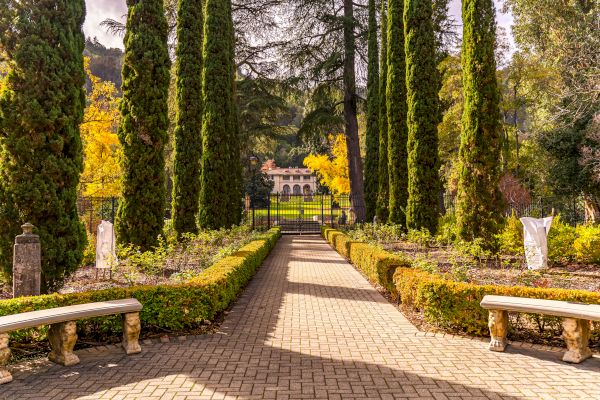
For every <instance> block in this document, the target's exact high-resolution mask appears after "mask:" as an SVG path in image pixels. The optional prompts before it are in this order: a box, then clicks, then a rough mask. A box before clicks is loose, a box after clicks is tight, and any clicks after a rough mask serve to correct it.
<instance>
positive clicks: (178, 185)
mask: <svg viewBox="0 0 600 400" xmlns="http://www.w3.org/2000/svg"><path fill="white" fill-rule="evenodd" d="M202 14H203V8H202V0H179V10H178V13H177V62H176V74H177V82H176V84H177V126H176V128H175V162H174V164H175V174H174V178H173V207H172V209H173V226H174V228H175V231H176V232H177V234H178V235H179V236H180V235H181V234H183V233H188V232H191V233H195V232H197V230H198V228H197V226H196V216H197V214H198V200H199V195H200V157H201V155H202V34H203V32H202V31H203V15H202Z"/></svg>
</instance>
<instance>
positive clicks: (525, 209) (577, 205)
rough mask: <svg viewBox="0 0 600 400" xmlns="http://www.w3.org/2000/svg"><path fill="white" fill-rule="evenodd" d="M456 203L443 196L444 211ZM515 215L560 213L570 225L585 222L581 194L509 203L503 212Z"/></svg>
mask: <svg viewBox="0 0 600 400" xmlns="http://www.w3.org/2000/svg"><path fill="white" fill-rule="evenodd" d="M455 205H456V199H455V198H454V197H449V196H445V197H444V208H445V212H453V211H454V209H455ZM513 213H514V214H515V215H516V216H517V217H519V218H520V217H535V218H541V217H546V216H548V215H560V217H561V220H562V221H563V222H565V223H567V224H570V225H577V224H582V223H585V222H586V212H585V203H584V201H583V198H582V197H581V196H571V197H568V196H565V197H538V198H536V199H533V200H532V201H531V202H530V203H529V204H518V203H509V204H507V205H506V208H505V210H504V214H505V215H506V216H510V215H512V214H513Z"/></svg>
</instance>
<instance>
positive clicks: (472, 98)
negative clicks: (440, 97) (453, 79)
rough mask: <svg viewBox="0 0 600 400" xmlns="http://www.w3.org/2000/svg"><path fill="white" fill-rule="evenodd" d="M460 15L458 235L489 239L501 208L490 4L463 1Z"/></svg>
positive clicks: (486, 0) (479, 0)
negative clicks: (461, 89) (461, 83)
mask: <svg viewBox="0 0 600 400" xmlns="http://www.w3.org/2000/svg"><path fill="white" fill-rule="evenodd" d="M462 16H463V47H462V69H463V92H464V111H463V117H462V133H461V144H460V150H459V162H460V167H459V168H460V176H459V183H458V193H457V202H456V217H457V225H458V233H459V235H460V237H461V238H462V239H464V240H472V239H474V238H483V239H486V240H490V239H492V237H493V235H494V234H495V233H496V232H497V229H498V221H499V219H500V218H501V210H502V197H501V193H500V189H499V186H498V183H499V179H500V164H499V160H500V151H501V132H500V109H499V100H500V95H499V92H498V87H497V81H496V63H495V60H494V45H495V40H496V39H495V32H496V23H495V11H494V3H493V1H492V0H464V1H463V6H462Z"/></svg>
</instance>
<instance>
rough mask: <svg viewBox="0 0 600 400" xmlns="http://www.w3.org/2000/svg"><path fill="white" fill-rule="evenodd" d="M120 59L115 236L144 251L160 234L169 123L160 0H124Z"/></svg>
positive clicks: (167, 62) (164, 25)
mask: <svg viewBox="0 0 600 400" xmlns="http://www.w3.org/2000/svg"><path fill="white" fill-rule="evenodd" d="M127 6H128V9H129V11H128V16H127V26H126V28H127V31H126V34H125V40H124V44H125V59H124V61H123V86H122V89H123V99H122V101H121V115H122V121H121V126H120V127H119V131H118V135H119V140H120V141H121V144H122V145H123V155H124V158H123V200H122V202H121V204H120V205H119V210H118V213H117V223H116V227H117V239H118V241H119V242H120V243H130V244H133V245H136V246H140V247H141V249H142V250H148V249H150V248H151V247H152V246H154V245H155V244H156V242H157V237H158V235H160V234H161V233H162V228H163V221H164V212H165V195H166V188H165V172H164V170H165V160H164V155H163V150H164V146H165V143H166V141H167V128H168V126H169V117H168V108H167V99H168V91H169V79H170V64H171V61H170V59H169V52H168V49H167V31H168V26H167V20H166V18H165V13H164V9H163V1H162V0H127Z"/></svg>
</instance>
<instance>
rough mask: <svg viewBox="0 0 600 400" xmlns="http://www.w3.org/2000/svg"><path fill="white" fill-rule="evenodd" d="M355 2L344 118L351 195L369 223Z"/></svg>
mask: <svg viewBox="0 0 600 400" xmlns="http://www.w3.org/2000/svg"><path fill="white" fill-rule="evenodd" d="M353 7H354V6H353V3H352V0H344V52H345V59H344V119H345V124H346V144H347V148H348V170H349V178H350V196H351V200H352V208H353V209H354V213H355V215H356V222H365V217H366V210H365V195H364V183H363V175H362V159H361V157H360V141H359V137H358V119H357V117H356V70H355V65H354V62H355V51H356V49H355V39H354V9H353Z"/></svg>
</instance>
